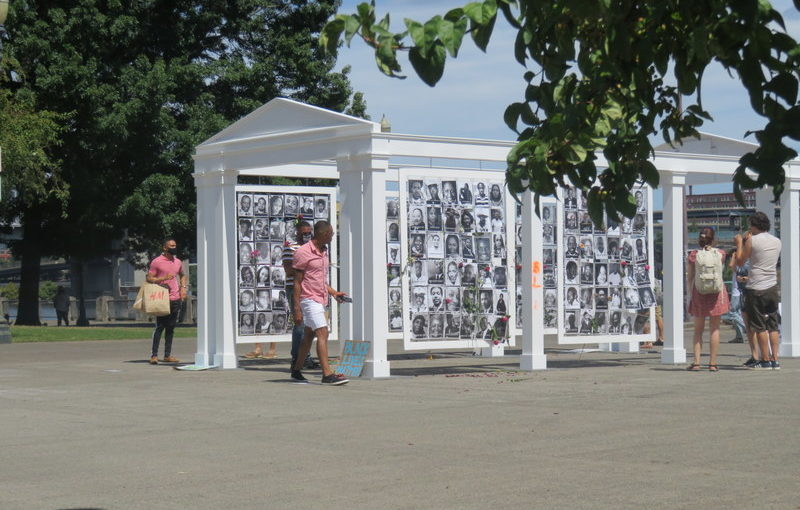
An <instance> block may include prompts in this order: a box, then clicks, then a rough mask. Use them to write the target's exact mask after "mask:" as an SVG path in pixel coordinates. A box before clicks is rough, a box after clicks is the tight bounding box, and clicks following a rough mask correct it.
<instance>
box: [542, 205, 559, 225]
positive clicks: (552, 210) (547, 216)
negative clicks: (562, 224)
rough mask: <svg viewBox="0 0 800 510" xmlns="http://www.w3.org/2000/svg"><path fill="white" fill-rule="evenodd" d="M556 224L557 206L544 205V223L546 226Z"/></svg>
mask: <svg viewBox="0 0 800 510" xmlns="http://www.w3.org/2000/svg"><path fill="white" fill-rule="evenodd" d="M555 222H556V206H554V205H543V206H542V223H544V224H545V225H552V224H555Z"/></svg>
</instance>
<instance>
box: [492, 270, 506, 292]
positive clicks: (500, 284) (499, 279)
mask: <svg viewBox="0 0 800 510" xmlns="http://www.w3.org/2000/svg"><path fill="white" fill-rule="evenodd" d="M492 283H493V284H494V288H496V289H505V288H506V287H508V275H507V274H506V268H505V266H497V267H495V268H494V274H493V275H492Z"/></svg>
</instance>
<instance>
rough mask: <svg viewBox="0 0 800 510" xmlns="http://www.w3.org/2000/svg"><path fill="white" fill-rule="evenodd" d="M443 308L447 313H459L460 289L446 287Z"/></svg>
mask: <svg viewBox="0 0 800 510" xmlns="http://www.w3.org/2000/svg"><path fill="white" fill-rule="evenodd" d="M444 306H445V309H446V310H447V311H448V312H460V311H461V288H459V287H447V289H446V290H445V298H444Z"/></svg>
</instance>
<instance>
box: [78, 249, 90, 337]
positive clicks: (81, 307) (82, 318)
mask: <svg viewBox="0 0 800 510" xmlns="http://www.w3.org/2000/svg"><path fill="white" fill-rule="evenodd" d="M75 267H77V269H78V320H77V322H75V325H76V326H88V325H89V319H87V318H86V298H85V297H84V290H83V289H84V288H85V285H84V275H85V274H86V271H84V269H85V268H86V262H85V261H84V260H83V259H81V260H79V261H78V263H77V264H75Z"/></svg>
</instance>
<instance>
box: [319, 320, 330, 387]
mask: <svg viewBox="0 0 800 510" xmlns="http://www.w3.org/2000/svg"><path fill="white" fill-rule="evenodd" d="M316 334H317V359H319V364H320V365H321V366H322V377H325V376H326V375H331V374H332V373H333V370H331V365H330V363H328V327H327V326H325V327H324V328H319V329H318V330H317V331H316Z"/></svg>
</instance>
